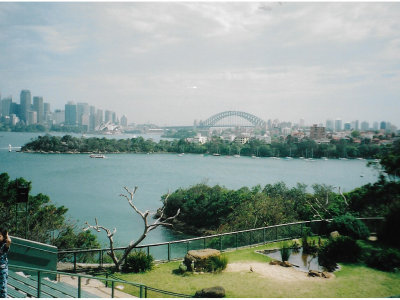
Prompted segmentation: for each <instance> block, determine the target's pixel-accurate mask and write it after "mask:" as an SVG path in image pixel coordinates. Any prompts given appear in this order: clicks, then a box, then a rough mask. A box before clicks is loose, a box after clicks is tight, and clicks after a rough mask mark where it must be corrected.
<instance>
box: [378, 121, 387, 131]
mask: <svg viewBox="0 0 400 300" xmlns="http://www.w3.org/2000/svg"><path fill="white" fill-rule="evenodd" d="M379 129H381V130H386V122H385V121H382V122H381V126H380V127H379Z"/></svg>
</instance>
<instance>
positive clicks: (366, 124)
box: [361, 121, 369, 131]
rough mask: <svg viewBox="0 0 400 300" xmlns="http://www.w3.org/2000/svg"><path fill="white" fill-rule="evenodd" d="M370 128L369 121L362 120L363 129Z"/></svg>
mask: <svg viewBox="0 0 400 300" xmlns="http://www.w3.org/2000/svg"><path fill="white" fill-rule="evenodd" d="M368 130H369V123H368V122H367V121H363V122H361V131H368Z"/></svg>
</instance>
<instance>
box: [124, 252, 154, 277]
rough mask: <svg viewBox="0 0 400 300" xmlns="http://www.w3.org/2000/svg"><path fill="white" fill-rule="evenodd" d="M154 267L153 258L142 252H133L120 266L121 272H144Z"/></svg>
mask: <svg viewBox="0 0 400 300" xmlns="http://www.w3.org/2000/svg"><path fill="white" fill-rule="evenodd" d="M153 267H154V258H153V256H152V255H147V254H146V253H144V252H143V251H138V252H133V253H131V254H129V255H128V257H127V258H126V260H125V263H124V265H123V266H122V271H123V272H126V273H128V272H134V273H139V272H146V271H148V270H151V269H152V268H153Z"/></svg>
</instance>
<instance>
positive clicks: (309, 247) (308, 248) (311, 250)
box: [301, 235, 318, 254]
mask: <svg viewBox="0 0 400 300" xmlns="http://www.w3.org/2000/svg"><path fill="white" fill-rule="evenodd" d="M301 245H302V247H303V253H304V254H315V253H317V252H318V246H317V245H316V244H315V241H314V240H313V241H312V242H309V241H308V236H307V235H303V237H302V238H301Z"/></svg>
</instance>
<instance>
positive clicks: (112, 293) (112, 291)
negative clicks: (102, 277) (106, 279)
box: [111, 281, 115, 298]
mask: <svg viewBox="0 0 400 300" xmlns="http://www.w3.org/2000/svg"><path fill="white" fill-rule="evenodd" d="M114 283H115V282H114V281H111V298H114Z"/></svg>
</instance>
